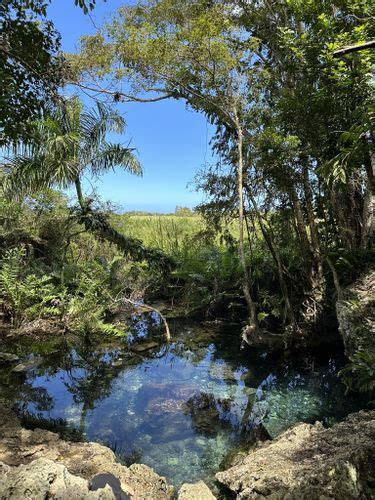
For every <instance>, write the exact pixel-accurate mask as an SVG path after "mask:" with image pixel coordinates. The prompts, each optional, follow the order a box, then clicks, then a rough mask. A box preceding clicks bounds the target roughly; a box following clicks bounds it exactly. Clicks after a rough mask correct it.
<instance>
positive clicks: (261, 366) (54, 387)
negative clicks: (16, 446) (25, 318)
mask: <svg viewBox="0 0 375 500" xmlns="http://www.w3.org/2000/svg"><path fill="white" fill-rule="evenodd" d="M171 327H172V328H171V329H172V335H173V339H174V342H173V343H171V344H170V345H169V346H166V345H164V344H163V343H162V342H163V340H162V339H163V333H162V331H161V329H160V328H159V325H158V322H157V320H156V318H155V317H154V316H152V315H148V316H144V317H142V318H141V321H138V322H135V324H134V328H133V330H132V335H131V336H130V338H129V339H128V341H129V342H127V341H124V340H122V341H109V340H107V341H106V342H104V343H102V344H99V345H98V343H97V341H95V342H93V344H91V345H90V344H87V343H81V342H79V341H78V340H76V341H74V342H72V343H71V344H69V343H68V342H67V341H66V340H60V341H58V340H56V339H54V340H52V341H51V342H44V343H40V342H38V343H36V344H32V343H31V342H30V341H27V340H25V341H23V342H21V343H18V344H17V346H14V347H13V349H16V351H17V352H16V354H17V355H18V356H19V357H20V358H21V359H22V360H23V361H25V360H27V359H29V360H30V359H38V362H37V363H34V364H33V363H31V364H29V367H28V369H27V370H25V372H24V373H22V372H20V373H14V371H12V369H13V368H14V364H15V363H13V364H12V363H8V364H4V365H2V367H1V370H0V385H1V387H0V388H1V399H2V400H5V401H6V402H7V403H8V404H12V405H13V406H15V407H16V408H17V409H18V411H19V412H20V413H21V414H23V415H24V416H25V420H28V421H29V422H31V424H33V425H36V424H43V425H44V426H46V425H48V424H50V426H52V427H53V426H55V427H56V428H57V430H59V431H60V432H62V433H63V435H64V436H68V437H69V432H70V436H72V437H74V438H82V437H85V438H87V439H89V440H96V441H99V442H103V443H106V444H109V445H110V446H111V447H112V448H114V449H115V451H116V452H117V453H118V454H119V455H120V457H122V459H123V460H124V461H125V462H126V463H129V462H131V461H132V460H138V461H139V460H141V461H142V462H143V463H146V464H148V465H150V466H151V467H153V468H154V469H155V470H156V471H157V472H158V473H159V474H162V475H165V476H167V478H168V479H169V480H170V481H171V482H172V483H173V484H175V485H176V486H179V485H180V484H181V483H182V482H185V481H190V482H193V481H196V480H199V479H206V480H209V479H210V478H211V477H212V474H213V473H214V472H215V471H217V470H218V469H219V467H220V464H221V463H222V461H223V459H224V458H225V456H226V455H227V454H228V453H229V452H230V451H231V450H233V448H235V447H237V446H239V445H241V444H244V443H247V444H251V443H252V442H254V440H255V439H265V438H267V437H269V436H272V437H273V436H276V435H277V434H279V433H280V432H282V431H283V430H284V429H286V428H287V427H289V426H290V425H293V424H294V423H296V422H298V421H301V420H303V421H307V422H312V421H315V420H316V419H320V420H321V419H324V420H325V421H326V423H331V422H332V421H333V420H334V419H335V418H340V417H342V416H344V415H346V414H347V413H349V411H351V410H352V409H354V408H355V407H356V404H357V402H356V401H354V400H352V399H350V398H348V397H345V398H344V397H343V388H342V386H341V385H340V383H339V381H338V379H337V377H336V373H337V369H338V366H337V364H336V361H335V360H327V362H324V363H323V364H320V365H319V366H318V365H317V366H318V368H316V369H315V371H314V372H311V371H310V372H308V371H306V370H303V369H302V368H301V367H298V366H292V365H290V364H288V363H286V362H281V361H280V360H272V359H271V358H270V357H269V356H259V353H249V352H244V351H242V352H240V351H239V345H238V339H239V335H238V329H237V328H226V329H225V330H223V329H220V328H218V327H215V328H214V327H210V328H206V329H204V328H202V327H199V326H197V325H193V324H181V323H178V322H176V323H174V324H172V325H171ZM102 342H103V339H102ZM11 350H12V349H11V347H10V346H9V348H8V351H9V352H10V351H11ZM30 352H33V356H34V358H30V355H29V354H28V353H30ZM38 419H39V422H38ZM40 419H43V420H42V421H41V420H40Z"/></svg>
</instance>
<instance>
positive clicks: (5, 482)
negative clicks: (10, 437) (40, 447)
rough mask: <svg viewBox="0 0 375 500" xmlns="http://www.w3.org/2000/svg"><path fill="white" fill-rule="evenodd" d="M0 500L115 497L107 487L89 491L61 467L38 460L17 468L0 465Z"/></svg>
mask: <svg viewBox="0 0 375 500" xmlns="http://www.w3.org/2000/svg"><path fill="white" fill-rule="evenodd" d="M0 493H1V499H2V500H7V499H8V498H12V499H21V498H22V499H24V498H25V499H26V498H30V499H32V500H44V499H45V498H55V499H56V500H65V499H69V500H81V499H82V500H86V499H87V500H94V499H101V500H114V499H115V495H114V494H113V491H112V489H111V488H110V487H109V486H108V485H107V486H106V487H104V488H101V489H99V490H97V491H89V488H88V482H87V481H86V480H85V479H83V478H82V477H78V476H74V475H73V474H70V472H69V471H68V469H67V468H66V467H65V466H64V465H62V464H57V463H55V462H53V461H52V460H47V459H45V458H39V459H37V460H34V461H33V462H31V463H29V464H27V465H20V466H19V467H7V466H5V467H4V466H3V464H2V466H0Z"/></svg>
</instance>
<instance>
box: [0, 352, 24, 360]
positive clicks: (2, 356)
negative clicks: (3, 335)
mask: <svg viewBox="0 0 375 500" xmlns="http://www.w3.org/2000/svg"><path fill="white" fill-rule="evenodd" d="M19 359H20V358H19V357H18V356H17V355H16V354H11V353H9V352H0V361H1V362H2V363H16V362H17V361H19Z"/></svg>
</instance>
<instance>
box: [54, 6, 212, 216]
mask: <svg viewBox="0 0 375 500" xmlns="http://www.w3.org/2000/svg"><path fill="white" fill-rule="evenodd" d="M125 3H127V4H129V3H134V2H129V0H128V1H127V0H107V2H104V1H103V0H97V6H96V7H95V9H94V11H93V12H91V14H90V15H89V16H85V15H84V14H83V12H82V11H81V10H80V9H79V8H77V7H75V5H74V1H73V0H54V1H53V2H52V4H51V6H50V7H49V10H48V17H49V18H50V19H52V20H53V22H54V24H55V26H56V28H57V29H58V30H59V32H60V33H61V36H62V46H63V50H65V51H69V52H73V51H76V50H77V42H78V39H79V37H80V36H81V35H84V34H89V33H94V32H95V28H94V24H96V25H97V26H100V25H101V24H102V22H103V20H104V19H105V18H106V17H107V16H109V15H110V14H111V13H113V12H115V10H116V8H117V7H119V6H120V5H124V4H125ZM86 102H88V101H87V100H86ZM118 109H119V110H120V111H121V113H122V114H124V116H125V119H126V121H127V130H126V133H125V136H124V137H123V139H122V141H123V142H126V143H127V142H128V141H131V146H132V147H134V148H135V149H136V150H137V154H138V158H139V160H140V161H141V164H142V167H143V169H144V175H143V178H136V177H133V176H131V175H129V174H128V173H126V172H123V171H121V170H117V171H116V172H113V173H108V174H106V175H105V176H103V177H102V178H101V179H100V180H95V181H94V183H93V184H92V182H93V181H92V180H91V181H90V182H89V181H88V180H87V181H86V183H85V187H86V192H87V193H89V192H90V191H92V189H93V187H94V188H95V189H96V190H97V191H98V193H99V194H100V195H101V196H102V198H103V199H104V200H110V201H112V202H114V203H116V204H117V205H119V206H121V207H122V209H123V210H147V211H157V212H171V211H174V209H175V207H176V205H183V206H188V207H194V206H195V205H197V204H198V203H199V202H200V201H202V198H203V194H202V193H197V192H195V191H194V187H193V186H192V185H190V186H188V184H189V183H192V181H193V179H194V175H195V173H196V172H197V171H198V170H199V169H200V168H201V167H202V166H203V165H204V164H205V162H211V161H212V152H211V149H210V146H209V140H210V136H211V133H212V127H211V126H210V125H209V124H207V122H206V119H205V117H204V116H203V115H201V114H198V113H195V112H192V111H189V110H187V109H186V106H185V104H184V103H183V102H177V101H169V100H168V101H160V102H157V103H148V104H137V103H130V104H122V105H119V106H118ZM92 186H93V187H92Z"/></svg>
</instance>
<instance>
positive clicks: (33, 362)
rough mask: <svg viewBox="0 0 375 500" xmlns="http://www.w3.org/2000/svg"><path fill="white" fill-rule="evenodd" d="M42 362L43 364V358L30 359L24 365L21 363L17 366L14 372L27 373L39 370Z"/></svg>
mask: <svg viewBox="0 0 375 500" xmlns="http://www.w3.org/2000/svg"><path fill="white" fill-rule="evenodd" d="M41 362H42V359H41V358H32V359H29V360H28V361H25V362H24V363H19V364H18V365H17V366H15V367H14V368H13V369H12V372H15V373H25V372H27V371H29V370H33V369H34V368H37V367H38V366H39V365H40V363H41Z"/></svg>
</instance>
